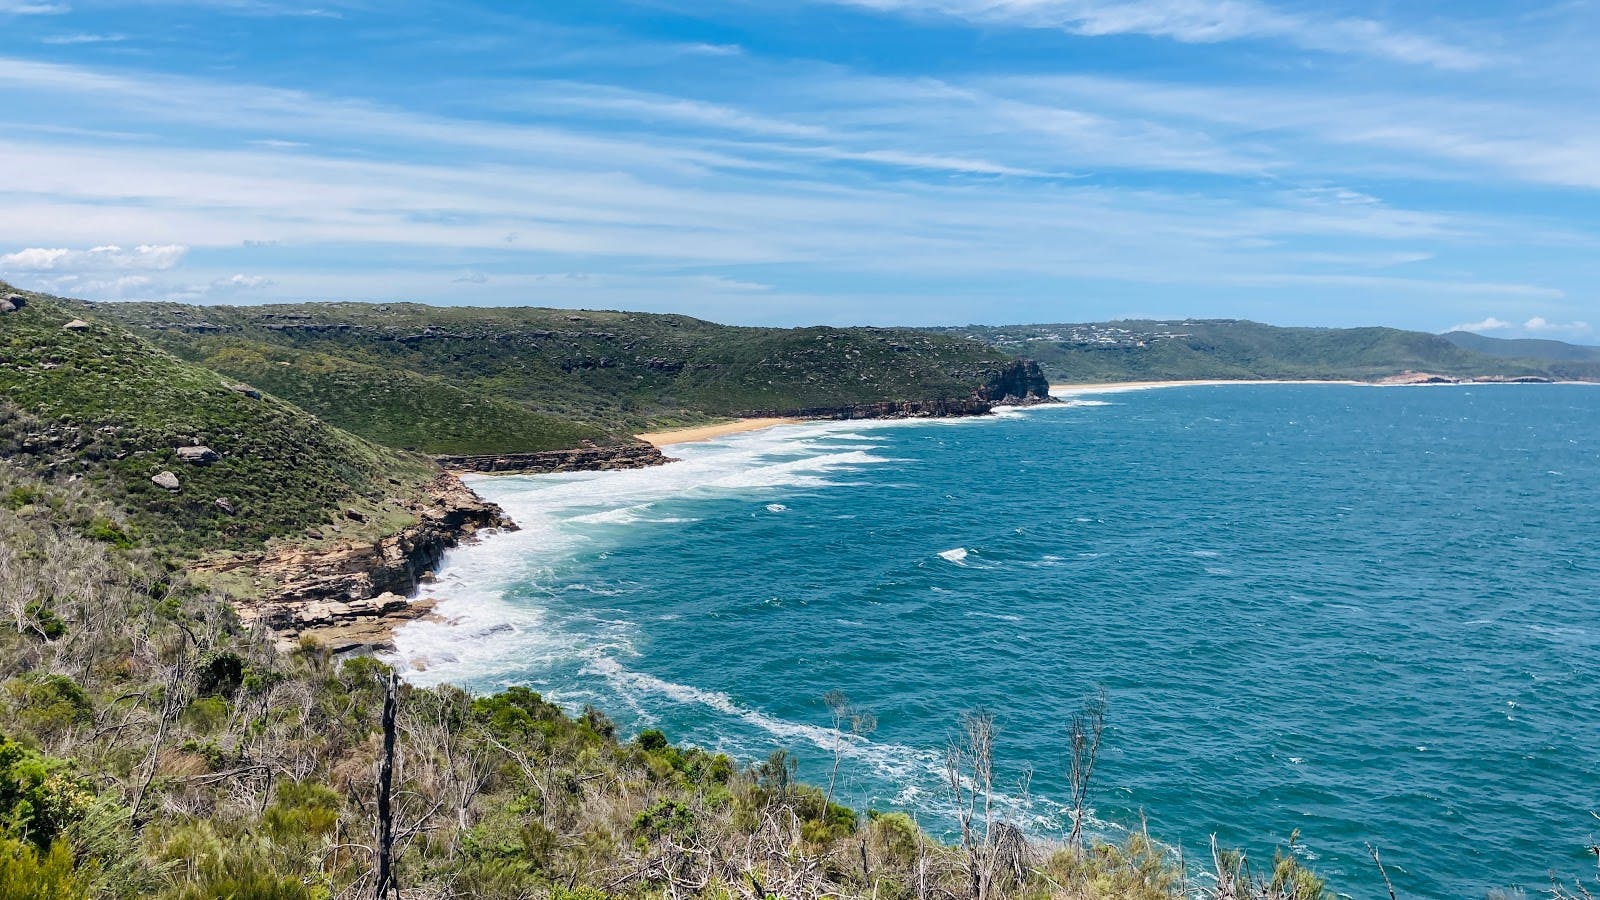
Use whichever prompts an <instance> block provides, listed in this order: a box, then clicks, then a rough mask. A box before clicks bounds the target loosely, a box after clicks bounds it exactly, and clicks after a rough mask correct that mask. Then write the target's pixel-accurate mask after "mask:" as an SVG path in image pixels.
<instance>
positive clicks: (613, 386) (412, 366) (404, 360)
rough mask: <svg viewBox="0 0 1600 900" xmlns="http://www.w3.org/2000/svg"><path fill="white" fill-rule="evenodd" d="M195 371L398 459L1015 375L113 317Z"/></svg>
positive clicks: (544, 335) (163, 308) (434, 320)
mask: <svg viewBox="0 0 1600 900" xmlns="http://www.w3.org/2000/svg"><path fill="white" fill-rule="evenodd" d="M94 309H95V311H96V313H97V314H99V315H102V316H106V317H108V318H112V319H115V320H116V321H117V322H119V323H121V324H123V325H125V326H127V327H129V328H132V329H134V330H135V331H136V332H137V333H139V334H140V335H142V336H143V337H146V338H147V339H149V340H150V341H152V342H154V343H156V344H159V345H160V346H162V347H164V348H165V349H167V350H169V351H170V352H172V353H174V354H176V355H178V356H180V357H182V358H183V359H185V360H188V361H190V362H194V363H198V364H201V365H204V366H206V367H208V368H211V369H214V370H216V371H218V372H222V373H225V374H227V375H229V376H230V377H234V378H238V379H242V380H246V381H249V382H251V383H253V384H256V385H257V386H259V387H261V388H264V389H266V390H269V391H271V392H272V393H274V394H276V395H278V396H280V397H283V398H284V399H287V400H290V401H292V402H294V403H296V404H298V405H300V406H303V407H305V408H306V409H308V410H310V411H312V412H314V413H316V414H317V415H318V416H321V417H322V418H324V419H326V420H327V421H329V422H331V423H333V424H335V425H338V426H340V427H341V428H345V429H348V430H350V431H352V432H354V433H356V434H359V435H362V436H364V437H367V438H369V439H371V440H373V441H377V442H380V443H383V444H386V445H389V446H393V447H404V448H415V449H418V450H423V451H427V452H430V453H440V454H444V453H450V454H474V453H477V454H492V453H503V452H513V451H536V450H545V449H555V448H567V447H572V446H574V445H576V444H578V443H579V442H580V441H585V440H588V441H594V442H597V443H606V442H619V441H624V440H627V436H628V435H630V434H632V433H634V432H637V431H640V430H645V429H649V428H656V427H663V426H666V427H670V426H673V425H679V424H691V423H697V422H705V421H709V420H711V419H714V418H721V417H728V416H734V415H738V414H740V413H742V412H745V411H750V410H779V411H781V410H798V409H807V408H818V407H840V406H847V405H853V404H868V403H881V402H888V401H894V402H899V401H921V400H935V399H964V398H971V397H974V396H977V395H978V394H980V393H982V392H984V391H985V390H987V389H989V388H990V387H992V386H993V385H995V384H997V383H999V380H1001V379H1003V378H1004V377H1005V376H1006V374H1007V372H1008V371H1009V370H1010V369H1011V368H1012V366H1013V363H1014V361H1013V359H1012V358H1011V357H1010V356H1009V355H1007V354H1005V353H1003V352H1001V351H999V350H997V349H994V348H991V347H988V346H986V345H984V344H980V343H976V342H972V341H967V340H964V339H961V338H957V337H953V336H945V335H932V334H928V333H927V332H923V331H916V330H910V329H882V328H795V329H781V328H745V327H735V326H728V325H717V324H714V323H711V322H706V321H703V320H700V319H694V318H690V317H687V316H676V315H653V314H646V313H626V312H592V311H577V310H559V309H539V308H507V309H481V308H466V307H433V306H425V305H421V304H415V303H390V304H362V303H318V304H298V305H278V306H257V307H197V306H185V305H181V304H173V303H102V304H96V305H95V307H94Z"/></svg>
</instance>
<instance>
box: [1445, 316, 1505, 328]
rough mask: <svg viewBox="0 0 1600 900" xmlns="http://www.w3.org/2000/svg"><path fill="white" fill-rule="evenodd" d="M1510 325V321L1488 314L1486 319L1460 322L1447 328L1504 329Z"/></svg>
mask: <svg viewBox="0 0 1600 900" xmlns="http://www.w3.org/2000/svg"><path fill="white" fill-rule="evenodd" d="M1510 327H1512V325H1511V323H1510V322H1507V321H1505V320H1504V319H1496V318H1495V317H1494V316H1490V317H1488V318H1487V319H1484V320H1482V321H1479V322H1462V323H1461V324H1460V325H1451V326H1450V328H1449V330H1450V331H1474V332H1481V331H1505V330H1506V329H1508V328H1510Z"/></svg>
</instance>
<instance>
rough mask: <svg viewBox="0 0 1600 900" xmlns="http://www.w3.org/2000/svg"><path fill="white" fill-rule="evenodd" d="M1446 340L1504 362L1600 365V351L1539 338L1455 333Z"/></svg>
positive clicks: (1450, 333)
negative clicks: (1510, 360) (1507, 360)
mask: <svg viewBox="0 0 1600 900" xmlns="http://www.w3.org/2000/svg"><path fill="white" fill-rule="evenodd" d="M1442 337H1443V338H1444V339H1445V340H1447V341H1449V342H1450V343H1452V344H1455V345H1456V346H1457V347H1461V348H1462V349H1465V350H1471V351H1474V352H1476V353H1482V354H1485V355H1487V356H1494V357H1499V358H1501V359H1541V360H1547V361H1550V362H1593V363H1600V347H1586V346H1584V345H1582V344H1568V343H1566V342H1565V341H1549V340H1539V339H1536V338H1497V337H1489V336H1488V335H1483V334H1476V333H1474V332H1471V331H1452V332H1449V333H1447V334H1444V335H1442Z"/></svg>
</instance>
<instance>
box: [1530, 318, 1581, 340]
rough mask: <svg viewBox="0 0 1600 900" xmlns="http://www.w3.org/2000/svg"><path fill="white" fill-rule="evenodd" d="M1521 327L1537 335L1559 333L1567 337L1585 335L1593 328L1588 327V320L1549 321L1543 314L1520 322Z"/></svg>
mask: <svg viewBox="0 0 1600 900" xmlns="http://www.w3.org/2000/svg"><path fill="white" fill-rule="evenodd" d="M1522 328H1523V330H1525V331H1527V332H1529V333H1530V334H1539V335H1557V334H1559V335H1566V336H1568V337H1579V336H1582V335H1586V334H1588V333H1590V332H1591V331H1592V330H1593V329H1591V328H1590V327H1589V323H1588V322H1582V321H1572V322H1551V321H1549V320H1548V319H1546V318H1544V317H1543V316H1534V317H1533V318H1531V319H1529V320H1528V321H1526V322H1523V323H1522Z"/></svg>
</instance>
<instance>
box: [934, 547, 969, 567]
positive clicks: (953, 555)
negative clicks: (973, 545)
mask: <svg viewBox="0 0 1600 900" xmlns="http://www.w3.org/2000/svg"><path fill="white" fill-rule="evenodd" d="M939 558H940V559H944V560H947V561H949V562H953V563H955V564H956V565H958V566H964V565H966V564H967V548H965V547H956V548H954V549H952V550H941V551H939Z"/></svg>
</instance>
